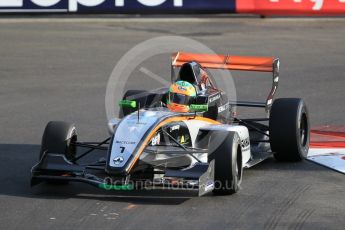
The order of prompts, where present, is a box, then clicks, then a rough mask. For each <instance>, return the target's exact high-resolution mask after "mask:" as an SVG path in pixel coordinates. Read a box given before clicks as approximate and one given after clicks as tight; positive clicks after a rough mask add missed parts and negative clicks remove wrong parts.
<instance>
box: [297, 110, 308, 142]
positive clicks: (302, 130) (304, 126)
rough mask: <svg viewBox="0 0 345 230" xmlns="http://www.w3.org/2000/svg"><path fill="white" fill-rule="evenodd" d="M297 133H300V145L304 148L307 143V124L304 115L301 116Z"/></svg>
mask: <svg viewBox="0 0 345 230" xmlns="http://www.w3.org/2000/svg"><path fill="white" fill-rule="evenodd" d="M299 133H300V140H301V145H302V147H306V145H307V142H308V122H307V117H306V114H305V113H304V114H303V115H302V119H301V122H300V129H299Z"/></svg>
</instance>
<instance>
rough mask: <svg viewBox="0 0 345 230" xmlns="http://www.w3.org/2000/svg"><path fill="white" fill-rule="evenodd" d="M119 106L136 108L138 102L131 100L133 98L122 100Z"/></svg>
mask: <svg viewBox="0 0 345 230" xmlns="http://www.w3.org/2000/svg"><path fill="white" fill-rule="evenodd" d="M119 106H120V107H124V108H132V109H135V108H137V102H136V101H131V100H121V101H120V102H119Z"/></svg>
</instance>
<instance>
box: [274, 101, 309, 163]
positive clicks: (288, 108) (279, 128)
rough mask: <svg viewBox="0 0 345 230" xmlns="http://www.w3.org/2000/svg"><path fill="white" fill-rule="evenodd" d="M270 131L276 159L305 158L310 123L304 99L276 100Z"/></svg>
mask: <svg viewBox="0 0 345 230" xmlns="http://www.w3.org/2000/svg"><path fill="white" fill-rule="evenodd" d="M269 132H270V144H271V149H272V151H273V152H274V157H275V159H277V160H278V161H301V160H303V159H305V158H306V157H307V155H308V150H309V142H310V124H309V116H308V110H307V106H306V104H305V103H304V101H303V100H302V99H300V98H280V99H277V100H275V101H274V103H273V105H272V108H271V111H270V120H269Z"/></svg>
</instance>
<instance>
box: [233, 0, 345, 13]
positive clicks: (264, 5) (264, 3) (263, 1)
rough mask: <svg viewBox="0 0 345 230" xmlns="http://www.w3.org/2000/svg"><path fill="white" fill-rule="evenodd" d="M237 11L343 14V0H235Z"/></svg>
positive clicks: (344, 0) (344, 11)
mask: <svg viewBox="0 0 345 230" xmlns="http://www.w3.org/2000/svg"><path fill="white" fill-rule="evenodd" d="M236 12H237V13H251V14H260V15H296V16H308V15H321V16H328V15H329V16H331V15H345V0H237V1H236Z"/></svg>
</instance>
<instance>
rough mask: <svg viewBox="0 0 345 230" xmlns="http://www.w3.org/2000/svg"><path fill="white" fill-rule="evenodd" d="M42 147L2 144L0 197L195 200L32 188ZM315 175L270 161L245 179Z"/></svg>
mask: <svg viewBox="0 0 345 230" xmlns="http://www.w3.org/2000/svg"><path fill="white" fill-rule="evenodd" d="M38 152H39V145H27V144H0V183H1V186H0V194H3V195H7V196H18V197H27V198H43V199H69V198H80V199H96V200H101V201H109V202H130V203H134V204H143V205H145V204H147V205H162V204H163V205H179V204H182V203H184V202H186V201H187V200H189V199H191V198H192V197H195V196H196V195H195V193H193V192H190V191H171V190H164V191H163V190H142V191H126V192H124V191H104V190H100V189H97V188H94V187H92V186H89V185H86V184H82V183H69V184H68V185H52V184H46V183H42V184H40V185H37V186H35V187H32V188H31V187H30V170H31V167H32V166H33V165H34V164H35V163H36V162H37V156H38ZM275 170H276V171H285V170H290V171H306V170H307V171H312V170H318V171H319V170H328V169H325V168H323V167H319V166H315V165H314V164H312V163H310V162H297V163H278V162H276V161H275V160H274V159H273V158H269V159H267V160H266V161H264V162H262V163H261V164H259V165H257V166H255V167H253V168H251V169H247V170H245V174H246V176H251V175H252V176H254V177H255V176H256V172H258V171H271V172H272V171H275Z"/></svg>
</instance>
